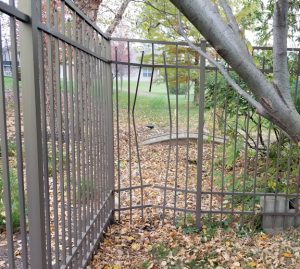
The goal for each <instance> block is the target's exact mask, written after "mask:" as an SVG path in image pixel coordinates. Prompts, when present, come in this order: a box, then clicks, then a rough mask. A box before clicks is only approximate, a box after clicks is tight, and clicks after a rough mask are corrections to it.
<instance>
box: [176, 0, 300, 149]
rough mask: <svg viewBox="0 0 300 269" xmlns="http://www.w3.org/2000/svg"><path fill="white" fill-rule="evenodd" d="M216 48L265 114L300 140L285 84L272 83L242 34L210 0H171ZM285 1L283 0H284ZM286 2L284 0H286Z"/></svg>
mask: <svg viewBox="0 0 300 269" xmlns="http://www.w3.org/2000/svg"><path fill="white" fill-rule="evenodd" d="M171 2H172V3H173V4H174V5H175V6H176V7H177V8H178V9H179V10H180V11H181V12H182V13H183V14H184V15H185V16H186V17H187V19H188V20H189V21H190V22H191V23H192V24H193V25H194V26H195V27H196V28H197V29H198V30H199V32H200V33H201V34H202V35H203V36H204V37H205V38H206V40H207V41H208V42H209V43H210V44H211V45H212V47H214V48H215V50H216V51H217V52H218V53H219V54H220V55H221V56H222V57H223V58H224V60H226V62H227V63H228V64H229V65H230V66H231V67H232V68H233V69H234V70H235V72H236V73H237V74H238V75H239V76H240V77H241V78H242V79H243V80H244V81H245V83H246V84H247V86H248V87H249V89H250V90H251V91H252V93H253V94H254V96H255V97H256V100H257V101H258V102H259V103H260V104H261V105H262V106H263V108H264V111H258V113H260V114H261V115H263V116H265V117H267V118H268V119H270V120H271V121H272V122H273V123H275V124H276V125H278V126H279V127H280V128H281V129H283V130H284V131H285V132H286V133H287V134H288V135H289V136H290V137H291V138H292V139H293V140H294V141H295V142H297V143H298V144H300V115H299V114H298V112H297V110H296V109H295V106H294V104H293V103H291V102H290V100H291V99H290V97H289V96H286V95H290V93H287V92H286V91H282V89H280V88H279V87H280V86H281V85H276V84H271V83H270V82H269V81H268V80H267V79H266V77H265V76H264V75H263V74H262V72H261V71H260V70H259V69H258V68H257V67H256V66H255V64H254V63H253V61H252V60H251V58H250V57H249V54H247V53H246V50H245V47H244V44H243V43H242V42H241V40H240V37H239V36H237V35H236V33H235V31H234V30H233V29H232V28H231V26H230V25H228V24H226V23H225V22H224V20H223V18H222V17H221V16H220V14H219V12H218V10H217V8H216V7H215V6H214V5H213V4H212V2H211V1H210V0H184V1H182V0H171ZM280 2H281V1H280ZM283 2H284V0H283ZM283 38H284V37H283Z"/></svg>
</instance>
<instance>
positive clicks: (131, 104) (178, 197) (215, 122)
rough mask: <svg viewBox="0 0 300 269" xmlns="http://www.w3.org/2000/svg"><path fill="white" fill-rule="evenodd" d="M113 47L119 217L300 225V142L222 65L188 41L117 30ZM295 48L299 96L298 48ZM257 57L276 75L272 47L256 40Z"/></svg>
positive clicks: (292, 65) (269, 227) (294, 87)
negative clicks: (254, 103)
mask: <svg viewBox="0 0 300 269" xmlns="http://www.w3.org/2000/svg"><path fill="white" fill-rule="evenodd" d="M199 45H200V46H201V47H202V49H203V50H206V51H207V52H208V53H209V54H210V55H212V56H214V58H215V59H216V60H218V61H220V63H221V64H223V65H224V66H225V67H226V63H225V62H222V60H221V59H220V58H218V54H217V53H216V52H215V51H214V50H213V49H212V48H210V47H209V46H207V44H206V42H202V43H201V44H199ZM112 47H114V49H112V50H113V51H115V52H114V56H113V60H114V68H113V69H114V71H113V72H114V76H115V110H116V113H115V134H116V137H115V138H116V151H115V155H116V158H117V166H116V177H117V183H116V184H117V189H118V195H116V199H117V201H119V202H118V203H117V208H116V210H117V211H118V212H119V214H117V216H119V218H121V219H122V215H123V219H129V220H130V221H134V220H136V219H138V218H139V217H140V216H143V215H144V214H145V212H147V214H148V213H150V214H153V212H155V213H156V214H157V215H158V217H160V218H161V219H162V221H163V222H164V221H171V222H174V223H175V224H176V223H177V224H178V223H184V225H187V224H188V225H191V224H193V225H196V226H197V227H198V228H200V227H201V224H206V223H208V222H209V223H211V222H214V223H216V224H218V225H221V226H224V225H225V226H227V225H235V226H238V227H244V228H245V227H248V228H251V229H254V228H263V229H265V230H266V231H270V232H272V231H274V230H282V229H284V228H286V227H290V226H298V225H300V221H299V220H300V218H299V182H300V181H299V150H298V146H297V145H294V144H293V143H292V142H291V141H290V140H289V138H287V137H286V136H285V135H284V133H283V132H282V131H281V130H279V129H278V128H276V127H275V126H274V125H273V124H271V123H270V122H269V121H268V120H266V119H263V118H261V117H260V116H259V115H257V114H256V112H255V110H254V109H253V108H252V107H250V105H249V104H248V103H247V102H246V101H245V100H244V99H243V98H242V97H240V96H239V95H238V94H237V93H235V92H234V90H233V89H231V88H230V87H229V86H228V85H227V83H226V81H225V80H224V79H223V78H222V75H221V74H219V72H218V70H217V69H216V68H215V67H213V66H211V65H210V64H209V63H208V62H206V61H205V59H204V58H203V57H200V56H199V55H198V54H197V53H195V52H194V51H192V50H191V49H189V48H188V47H187V45H186V44H185V43H183V42H181V43H180V42H179V43H178V42H159V41H148V40H137V39H132V40H128V39H120V38H116V39H114V43H113V45H112ZM288 56H289V69H290V75H291V76H290V82H291V91H292V95H293V97H294V99H295V103H296V105H297V104H298V100H299V99H298V91H299V75H300V50H299V49H289V55H288ZM253 58H254V61H255V63H256V64H257V65H258V66H259V68H260V69H261V71H262V72H263V73H264V74H265V75H266V76H268V77H269V78H270V79H272V48H268V47H253ZM145 70H148V71H147V72H145ZM227 70H228V72H229V73H230V75H231V76H232V77H233V78H234V79H235V80H236V81H237V82H238V83H239V84H240V85H241V86H242V87H243V88H244V89H245V90H247V87H246V86H245V85H244V84H243V82H242V81H241V80H240V79H239V77H238V76H237V75H236V74H235V73H234V72H233V71H232V70H231V69H230V68H228V67H227ZM145 73H147V76H145ZM149 73H150V76H149V75H148V74H149ZM121 81H122V84H123V85H122V87H121ZM297 106H299V105H297ZM298 109H299V107H298ZM151 208H152V209H156V210H154V211H152V210H149V209H151ZM187 222H189V223H187Z"/></svg>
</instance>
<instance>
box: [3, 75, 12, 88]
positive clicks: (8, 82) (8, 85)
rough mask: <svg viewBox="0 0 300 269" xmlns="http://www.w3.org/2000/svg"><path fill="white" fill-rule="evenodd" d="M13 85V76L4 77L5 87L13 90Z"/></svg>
mask: <svg viewBox="0 0 300 269" xmlns="http://www.w3.org/2000/svg"><path fill="white" fill-rule="evenodd" d="M12 86H13V79H12V77H4V87H5V89H7V90H11V89H12Z"/></svg>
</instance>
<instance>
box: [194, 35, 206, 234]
mask: <svg viewBox="0 0 300 269" xmlns="http://www.w3.org/2000/svg"><path fill="white" fill-rule="evenodd" d="M201 50H202V51H206V41H205V40H203V41H201ZM204 93H205V58H204V57H203V56H201V57H200V86H199V123H198V143H197V144H198V145H197V146H198V157H197V196H196V226H197V227H198V229H200V228H201V202H202V166H203V164H202V162H203V128H204V97H205V95H204Z"/></svg>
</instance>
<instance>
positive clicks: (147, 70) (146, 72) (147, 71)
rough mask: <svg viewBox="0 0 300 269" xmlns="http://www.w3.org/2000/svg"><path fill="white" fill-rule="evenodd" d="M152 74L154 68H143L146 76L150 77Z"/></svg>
mask: <svg viewBox="0 0 300 269" xmlns="http://www.w3.org/2000/svg"><path fill="white" fill-rule="evenodd" d="M151 75H152V69H151V68H144V69H143V77H144V78H150V77H151Z"/></svg>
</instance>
